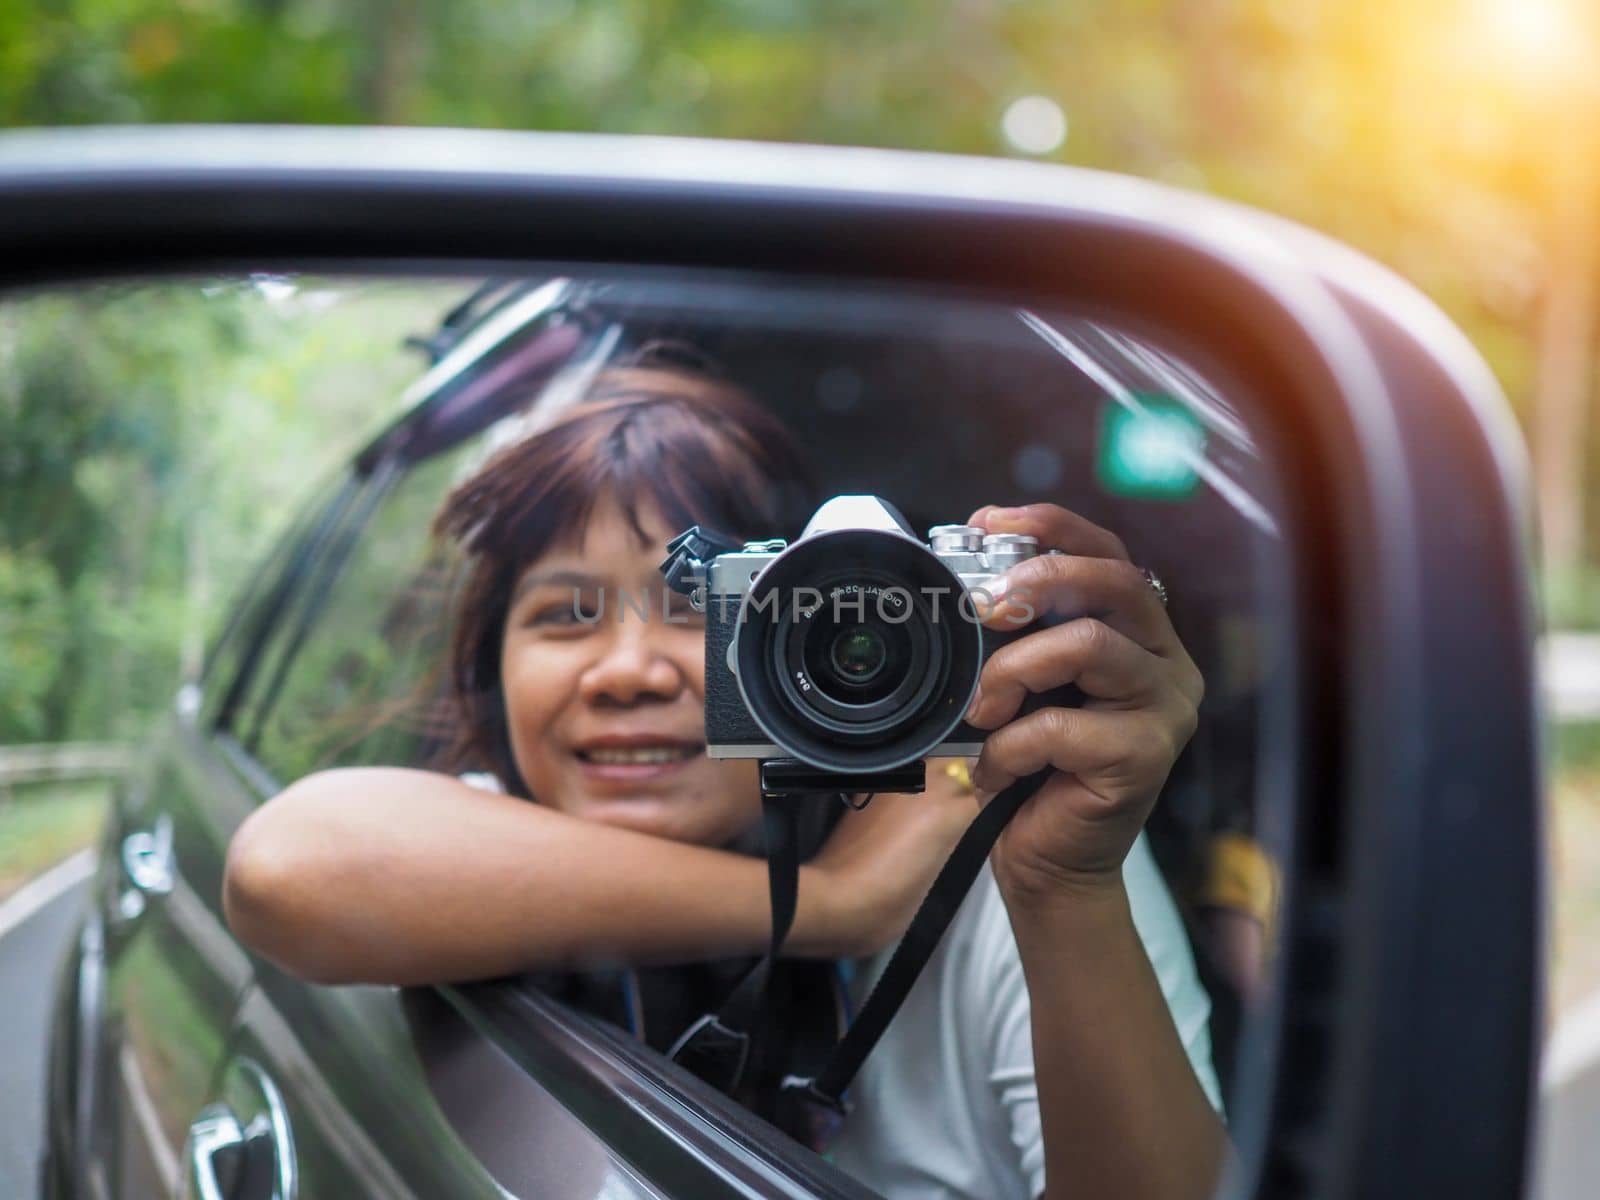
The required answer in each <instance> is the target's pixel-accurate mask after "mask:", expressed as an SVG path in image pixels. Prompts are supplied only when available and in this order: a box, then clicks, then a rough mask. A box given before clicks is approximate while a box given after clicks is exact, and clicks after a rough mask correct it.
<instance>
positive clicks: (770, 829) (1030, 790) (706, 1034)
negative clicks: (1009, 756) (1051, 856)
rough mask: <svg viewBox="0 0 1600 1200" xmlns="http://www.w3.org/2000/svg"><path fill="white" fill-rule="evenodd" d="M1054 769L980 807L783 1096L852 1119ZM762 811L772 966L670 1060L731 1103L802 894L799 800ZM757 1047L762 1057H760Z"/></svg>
mask: <svg viewBox="0 0 1600 1200" xmlns="http://www.w3.org/2000/svg"><path fill="white" fill-rule="evenodd" d="M1052 769H1053V768H1049V767H1047V768H1045V769H1044V770H1042V771H1038V772H1035V773H1034V774H1032V775H1029V776H1027V777H1025V778H1023V779H1019V780H1017V781H1016V782H1015V783H1013V784H1012V785H1011V786H1010V787H1008V788H1006V789H1005V790H1004V791H1002V792H1000V793H999V794H998V795H996V796H995V797H994V798H993V799H991V800H990V801H989V803H988V804H986V805H985V806H984V807H983V809H982V810H981V811H980V812H979V813H978V815H977V817H976V818H975V819H974V820H973V822H972V824H971V825H969V826H968V827H967V830H966V832H965V833H963V834H962V835H961V840H960V841H959V842H957V843H956V848H955V849H954V850H953V851H951V853H950V857H949V858H948V859H946V860H945V864H944V866H943V867H941V868H940V869H939V874H938V876H937V877H936V878H935V879H934V881H933V886H932V887H931V888H929V889H928V894H927V896H926V897H925V898H924V899H923V901H922V905H921V907H919V908H918V909H917V914H916V916H915V917H913V918H912V920H911V924H910V926H909V927H907V929H906V932H905V936H904V937H902V938H901V939H900V944H899V945H898V946H897V947H895V950H894V953H893V954H892V955H891V956H890V958H889V962H888V965H887V966H885V968H884V971H883V974H882V975H881V976H880V977H879V979H878V981H877V983H876V984H875V985H874V987H873V989H872V991H871V993H870V994H869V995H868V997H867V1000H866V1003H865V1004H863V1005H862V1007H861V1011H860V1013H859V1014H858V1015H857V1016H856V1019H855V1020H854V1021H853V1022H852V1023H851V1024H850V1027H849V1029H847V1030H846V1031H845V1034H844V1037H843V1038H842V1039H840V1041H839V1042H838V1043H837V1044H836V1045H835V1046H834V1048H833V1051H832V1052H831V1053H830V1054H829V1055H828V1058H827V1060H826V1061H825V1062H824V1063H823V1066H822V1068H821V1070H819V1071H818V1072H817V1073H816V1075H814V1076H810V1077H805V1076H797V1075H790V1076H786V1077H785V1078H784V1079H783V1080H782V1082H781V1088H782V1090H784V1091H790V1092H798V1093H800V1094H802V1095H803V1096H805V1098H807V1099H809V1100H811V1101H813V1102H815V1103H817V1104H820V1105H822V1106H824V1107H825V1108H827V1109H829V1110H831V1111H833V1112H835V1113H839V1114H843V1113H845V1112H847V1111H848V1109H847V1107H846V1104H845V1101H844V1092H845V1089H846V1088H848V1087H849V1086H850V1083H851V1081H852V1080H853V1079H854V1078H855V1076H856V1072H858V1071H859V1070H860V1069H861V1064H862V1063H863V1062H865V1061H866V1057H867V1055H868V1054H870V1053H871V1052H872V1048H873V1047H874V1046H875V1045H877V1043H878V1039H879V1038H881V1037H882V1036H883V1033H884V1030H886V1029H887V1028H888V1027H889V1022H890V1021H891V1020H892V1019H893V1018H894V1015H895V1013H897V1012H898V1011H899V1010H900V1006H901V1004H903V1003H904V1002H905V998H906V996H907V995H908V994H909V993H910V991H911V987H912V985H913V984H914V983H916V981H917V977H918V976H919V975H920V974H921V973H922V969H923V967H925V966H926V965H927V963H928V959H929V958H931V957H932V956H933V952H934V950H935V949H936V948H937V947H938V945H939V941H940V939H941V938H943V936H944V932H945V930H946V929H948V928H949V926H950V922H951V921H952V920H954V919H955V915H956V911H957V910H958V909H959V908H960V907H961V902H962V900H964V899H965V898H966V895H967V893H968V892H969V891H970V890H971V888H972V883H973V881H974V880H975V879H977V877H978V872H979V871H980V870H982V869H983V864H984V862H985V860H987V859H988V857H989V852H990V851H991V850H992V849H993V848H994V844H995V842H996V841H998V840H999V837H1000V834H1001V832H1002V831H1003V830H1004V829H1005V827H1006V825H1007V824H1008V823H1009V822H1010V820H1011V818H1012V817H1013V816H1015V815H1016V813H1017V810H1019V809H1020V808H1021V807H1022V806H1023V804H1025V803H1026V802H1027V800H1028V799H1029V797H1031V796H1032V795H1033V794H1034V793H1035V792H1037V791H1038V790H1039V788H1040V787H1042V786H1043V785H1044V782H1045V780H1046V779H1047V778H1049V776H1050V774H1051V771H1052ZM762 806H763V815H764V820H765V826H766V835H767V839H768V840H767V846H768V856H767V864H768V871H767V874H768V881H769V891H770V893H771V897H772V939H771V942H770V944H769V948H768V951H767V956H766V957H765V958H763V959H762V960H761V961H760V962H759V963H757V964H756V966H755V967H754V968H753V969H752V970H751V971H750V972H749V974H747V975H746V976H745V978H744V979H743V980H741V981H740V983H739V985H738V986H737V987H736V988H735V989H734V990H733V992H732V993H731V994H730V995H729V997H728V999H727V1001H726V1002H725V1003H724V1004H723V1006H722V1009H721V1010H720V1011H719V1012H717V1013H715V1014H707V1015H706V1016H704V1017H701V1018H700V1020H699V1021H697V1022H695V1024H694V1025H692V1026H690V1028H689V1029H688V1030H687V1031H686V1032H685V1033H684V1035H683V1036H682V1037H681V1038H679V1039H678V1042H677V1044H676V1045H675V1046H673V1048H672V1050H671V1051H670V1054H669V1057H671V1058H672V1059H673V1060H674V1061H676V1062H679V1063H681V1064H682V1065H683V1066H685V1067H687V1068H688V1069H689V1070H691V1071H693V1072H694V1073H695V1074H696V1075H698V1076H700V1078H702V1079H704V1080H706V1082H708V1083H711V1084H712V1085H713V1086H715V1087H718V1088H720V1089H721V1090H722V1091H724V1092H727V1093H729V1094H732V1093H733V1092H734V1091H735V1089H737V1088H738V1087H739V1086H740V1084H741V1082H743V1081H744V1078H745V1073H746V1068H747V1066H748V1065H749V1064H750V1062H751V1060H752V1058H753V1057H754V1058H761V1057H762V1052H761V1049H760V1042H761V1038H760V1037H759V1036H757V1035H756V1034H755V1031H758V1030H759V1029H760V1028H761V1025H760V1021H761V1016H762V1013H763V1012H764V1011H765V1009H766V1007H767V1005H766V1000H767V989H768V984H769V982H770V979H771V975H772V969H773V966H774V964H775V963H776V962H777V960H778V955H779V952H780V951H781V950H782V948H783V941H784V939H785V938H786V937H787V936H788V933H789V927H790V925H791V924H792V923H793V921H794V912H795V905H796V902H797V898H798V894H799V875H800V861H799V853H798V837H797V836H796V829H797V822H798V815H797V814H798V805H797V804H796V801H795V799H794V798H793V797H775V796H771V795H768V796H764V797H763V799H762ZM753 1047H755V1048H756V1049H755V1053H754V1054H752V1048H753Z"/></svg>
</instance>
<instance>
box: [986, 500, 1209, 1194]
mask: <svg viewBox="0 0 1600 1200" xmlns="http://www.w3.org/2000/svg"><path fill="white" fill-rule="evenodd" d="M972 523H973V524H975V525H983V526H985V527H986V528H987V529H989V530H990V531H991V532H1005V533H1028V534H1033V535H1034V536H1036V537H1037V538H1038V539H1039V541H1040V544H1041V546H1043V547H1047V548H1055V549H1059V550H1062V551H1064V552H1065V553H1064V554H1062V555H1060V556H1048V557H1046V556H1041V557H1039V558H1035V559H1032V560H1030V561H1028V562H1025V563H1023V564H1021V565H1019V566H1018V567H1015V568H1013V569H1012V570H1011V571H1010V572H1009V573H1008V575H1007V579H1006V588H1005V591H1004V594H1003V596H1002V597H1000V598H999V608H998V609H997V610H996V611H995V612H994V613H992V614H990V617H989V620H990V622H991V623H1001V624H1002V627H1004V625H1003V623H1004V622H1006V621H1007V619H1008V614H1015V615H1017V616H1020V615H1022V614H1023V613H1026V614H1027V615H1029V616H1031V615H1032V614H1033V613H1034V612H1036V611H1043V612H1047V613H1054V614H1056V615H1058V616H1061V617H1064V618H1067V619H1066V620H1065V621H1064V623H1062V624H1058V625H1054V626H1050V627H1046V628H1044V629H1041V630H1038V631H1037V632H1033V633H1030V634H1029V635H1028V636H1026V637H1024V638H1020V639H1018V640H1017V641H1015V642H1013V643H1011V644H1010V645H1008V646H1005V647H1003V648H1002V649H1000V650H999V651H998V652H996V654H995V655H994V656H993V657H991V659H990V660H989V662H988V663H986V664H985V667H984V672H983V675H982V677H981V678H980V680H979V688H980V693H979V698H978V700H977V701H976V702H975V704H974V707H973V710H972V712H971V713H969V715H968V719H969V720H970V721H972V723H973V724H975V725H977V726H978V727H979V728H982V729H988V730H992V731H993V732H992V733H991V734H990V736H989V737H988V739H987V740H986V741H985V743H984V748H983V753H982V755H981V756H980V758H979V760H978V765H977V767H976V769H975V770H974V772H973V782H974V784H975V785H976V786H977V788H978V790H979V795H980V798H987V797H992V796H993V795H995V794H997V793H998V792H999V791H1001V790H1002V789H1003V788H1005V787H1007V786H1009V785H1010V784H1011V783H1013V782H1014V781H1016V780H1017V779H1020V778H1023V777H1025V776H1028V775H1032V774H1033V773H1035V772H1037V771H1041V770H1046V769H1051V770H1052V774H1051V775H1050V776H1049V778H1048V779H1047V780H1046V782H1045V783H1044V785H1043V786H1042V787H1041V788H1040V789H1039V791H1038V792H1037V793H1035V794H1034V795H1033V796H1032V797H1031V798H1030V799H1029V800H1028V802H1027V803H1026V804H1024V805H1023V806H1022V808H1021V809H1020V810H1019V811H1018V812H1017V814H1016V816H1015V817H1013V818H1012V820H1011V823H1010V824H1009V825H1008V826H1007V827H1006V830H1005V832H1004V834H1003V835H1002V836H1001V838H1000V841H999V843H998V844H997V846H996V848H995V851H994V855H993V865H994V872H995V879H996V881H997V882H998V883H999V885H1000V891H1001V894H1002V896H1003V897H1004V899H1005V903H1006V910H1007V912H1008V914H1009V915H1010V918H1011V925H1012V930H1013V932H1014V933H1015V935H1016V939H1017V949H1018V953H1019V955H1020V957H1021V960H1022V970H1023V975H1024V977H1025V979H1026V981H1027V985H1028V993H1029V996H1030V997H1031V1001H1032V1003H1031V1005H1030V1008H1031V1023H1032V1034H1033V1054H1034V1071H1035V1078H1036V1082H1037V1085H1038V1089H1039V1113H1040V1121H1041V1124H1042V1127H1043V1128H1042V1133H1043V1142H1044V1156H1045V1179H1046V1195H1051V1194H1056V1193H1058V1192H1059V1193H1061V1194H1065V1193H1066V1192H1068V1191H1070V1192H1071V1193H1072V1194H1074V1195H1079V1194H1082V1195H1091V1196H1100V1195H1106V1196H1119V1197H1141V1198H1143V1197H1148V1198H1151V1200H1157V1198H1159V1200H1180V1198H1181V1200H1199V1198H1201V1197H1205V1196H1209V1195H1211V1194H1212V1191H1213V1189H1214V1188H1215V1185H1216V1182H1217V1179H1218V1176H1219V1173H1220V1171H1221V1166H1222V1162H1223V1158H1224V1156H1225V1154H1226V1152H1227V1144H1228V1143H1227V1136H1226V1133H1225V1131H1224V1129H1223V1126H1222V1122H1221V1119H1220V1118H1219V1117H1218V1116H1217V1114H1216V1112H1215V1111H1214V1110H1213V1109H1212V1107H1211V1103H1210V1101H1209V1100H1208V1099H1207V1097H1206V1094H1205V1091H1204V1089H1203V1088H1202V1087H1201V1085H1200V1082H1199V1080H1198V1079H1197V1078H1196V1076H1195V1072H1194V1068H1193V1066H1192V1065H1191V1063H1190V1062H1189V1058H1188V1055H1187V1053H1186V1052H1185V1050H1184V1047H1183V1043H1182V1040H1181V1039H1180V1037H1179V1035H1178V1031H1177V1029H1176V1027H1175V1026H1174V1024H1173V1019H1172V1014H1171V1013H1170V1012H1169V1011H1168V1008H1167V1002H1166V998H1165V996H1164V995H1163V993H1162V990H1161V985H1160V982H1159V981H1158V980H1157V978H1156V974H1155V971H1154V970H1153V969H1152V967H1151V965H1150V960H1149V957H1148V956H1147V954H1146V953H1145V949H1144V945H1143V943H1142V942H1141V941H1140V939H1139V934H1138V932H1137V930H1136V929H1135V927H1134V922H1133V915H1132V911H1131V908H1130V906H1129V902H1128V894H1127V891H1126V887H1125V885H1124V882H1123V872H1122V865H1123V862H1124V860H1125V859H1126V858H1127V855H1128V852H1129V850H1130V848H1131V847H1132V846H1133V843H1134V840H1135V839H1136V838H1137V837H1138V834H1139V830H1140V829H1141V828H1143V826H1144V822H1145V820H1146V818H1147V817H1148V816H1149V813H1150V809H1151V807H1152V806H1153V805H1154V803H1155V800H1156V797H1157V795H1158V794H1159V792H1160V790H1161V787H1162V784H1163V783H1164V782H1165V781H1166V777H1167V774H1168V772H1169V770H1170V769H1171V766H1172V763H1173V761H1174V760H1175V759H1176V758H1177V755H1178V753H1179V751H1180V750H1181V749H1182V748H1183V746H1184V744H1185V743H1186V742H1187V741H1188V739H1189V737H1190V735H1191V734H1192V733H1193V731H1194V726H1195V720H1196V712H1197V709H1198V706H1199V703H1200V699H1201V695H1202V693H1203V690H1204V688H1203V683H1202V681H1201V679H1200V674H1199V672H1198V671H1197V670H1196V669H1195V667H1194V664H1193V662H1192V661H1190V659H1189V656H1188V654H1187V653H1186V652H1185V651H1184V648H1183V646H1182V644H1181V642H1179V640H1178V637H1177V634H1176V633H1175V632H1174V631H1173V629H1172V626H1171V623H1170V622H1169V621H1168V620H1167V616H1166V612H1165V610H1164V608H1163V607H1162V605H1161V603H1160V601H1159V600H1158V599H1157V598H1156V595H1155V592H1154V590H1153V589H1152V588H1151V587H1150V586H1149V583H1148V581H1147V580H1146V579H1145V578H1144V577H1143V576H1142V575H1141V574H1140V572H1139V571H1138V570H1137V569H1136V568H1135V567H1133V565H1132V564H1131V563H1129V562H1128V560H1127V554H1126V551H1125V550H1124V549H1123V547H1122V544H1121V542H1120V541H1118V540H1117V539H1116V538H1115V537H1114V536H1113V535H1111V534H1109V533H1108V532H1106V531H1105V530H1103V529H1100V528H1098V527H1096V526H1094V525H1092V524H1090V523H1089V522H1087V521H1084V520H1083V519H1082V518H1080V517H1077V516H1075V515H1074V514H1072V513H1069V512H1067V511H1065V510H1064V509H1061V508H1057V507H1056V506H1054V505H1032V506H1029V507H1028V508H1025V509H1013V510H992V509H985V510H980V511H979V512H978V513H976V514H974V517H973V520H972ZM1007 597H1009V600H1008V599H1007ZM1069 683H1073V684H1076V685H1077V686H1078V687H1079V688H1080V689H1081V690H1082V691H1083V693H1084V696H1085V700H1084V702H1083V704H1082V706H1081V707H1074V708H1051V707H1046V708H1041V709H1039V710H1038V711H1035V712H1033V713H1030V714H1028V715H1026V716H1022V717H1018V716H1017V714H1018V712H1019V710H1020V707H1021V704H1022V702H1023V700H1024V698H1025V697H1026V696H1027V695H1028V694H1029V693H1044V692H1049V691H1051V690H1052V689H1055V688H1059V687H1062V686H1063V685H1065V684H1069ZM1051 1181H1060V1182H1058V1183H1055V1184H1054V1185H1052V1183H1051Z"/></svg>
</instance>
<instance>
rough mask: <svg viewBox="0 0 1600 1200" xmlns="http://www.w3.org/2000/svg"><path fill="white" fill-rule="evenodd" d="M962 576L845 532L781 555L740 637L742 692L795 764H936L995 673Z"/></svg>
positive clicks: (904, 548)
mask: <svg viewBox="0 0 1600 1200" xmlns="http://www.w3.org/2000/svg"><path fill="white" fill-rule="evenodd" d="M962 593H963V586H962V584H961V581H960V579H959V578H958V577H957V576H956V575H955V573H954V572H953V571H952V570H951V569H950V567H949V566H948V565H947V564H945V563H944V562H943V561H942V560H941V559H940V558H939V557H938V556H937V555H935V554H933V553H932V552H931V551H929V550H928V549H927V547H926V546H923V545H922V544H921V543H918V542H915V541H913V540H912V539H910V538H908V537H903V536H900V535H897V534H893V533H887V532H883V531H879V530H867V529H847V530H835V531H830V532H826V533H821V534H817V535H814V536H812V537H809V538H806V539H804V540H802V541H800V542H798V543H796V544H795V545H793V546H791V547H790V548H789V549H788V550H786V551H784V552H783V553H782V554H780V555H779V556H778V557H777V558H776V559H774V560H773V561H772V563H770V564H769V565H768V566H767V568H766V570H765V571H763V572H762V574H761V576H760V577H759V578H758V579H757V580H756V581H755V582H754V583H753V584H752V586H751V589H750V592H749V593H748V594H747V595H746V597H745V601H744V604H743V606H742V608H741V610H740V616H739V622H740V624H739V628H738V630H737V632H736V634H735V638H734V654H735V660H736V663H737V667H738V672H737V673H738V679H739V688H740V691H741V693H742V695H743V698H744V701H745V706H746V708H747V710H748V711H749V713H750V715H751V717H752V718H753V719H754V720H755V722H756V724H757V725H758V726H760V727H761V729H762V730H763V731H764V732H765V733H766V734H767V735H768V737H770V738H771V739H772V742H773V745H774V747H775V748H776V749H777V750H778V751H779V752H780V753H782V754H785V755H789V756H791V757H794V758H798V759H800V760H801V761H803V762H806V763H809V764H810V765H812V766H815V767H818V768H820V769H823V770H829V771H838V772H864V771H878V770H887V769H890V768H893V767H897V766H902V765H904V764H906V763H909V762H912V761H914V760H916V759H919V758H924V757H926V756H927V755H928V753H929V752H930V751H931V750H932V749H933V748H934V747H936V746H938V745H939V744H940V743H941V742H943V741H944V740H945V739H946V738H947V737H948V736H949V734H950V732H951V731H952V730H953V729H954V728H955V726H956V725H957V724H958V723H959V722H960V720H961V717H962V715H963V714H964V713H965V712H966V709H967V705H968V704H969V703H970V701H971V697H972V693H973V690H974V689H975V687H976V685H977V677H978V671H979V668H980V667H981V665H982V634H981V631H980V630H979V628H978V626H977V625H976V624H974V623H973V622H971V621H970V620H966V619H963V617H962V615H961V607H962V606H961V605H960V603H959V601H960V598H961V596H962Z"/></svg>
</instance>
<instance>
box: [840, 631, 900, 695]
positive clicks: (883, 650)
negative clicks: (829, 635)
mask: <svg viewBox="0 0 1600 1200" xmlns="http://www.w3.org/2000/svg"><path fill="white" fill-rule="evenodd" d="M888 657H889V651H888V648H887V647H885V646H884V644H883V638H882V637H881V636H880V635H879V634H877V633H875V632H874V631H872V630H871V629H868V628H867V627H866V626H865V625H857V626H855V627H854V628H853V629H846V630H844V631H843V632H842V633H839V634H837V635H836V636H835V637H834V639H833V652H832V654H831V656H830V658H831V661H832V663H833V669H834V671H835V673H836V674H837V676H838V678H839V679H840V680H842V681H843V682H844V683H847V684H850V683H866V682H868V681H869V680H870V679H872V677H873V676H874V675H876V674H877V673H878V672H879V671H881V670H883V664H884V663H885V662H886V661H887V660H888Z"/></svg>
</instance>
